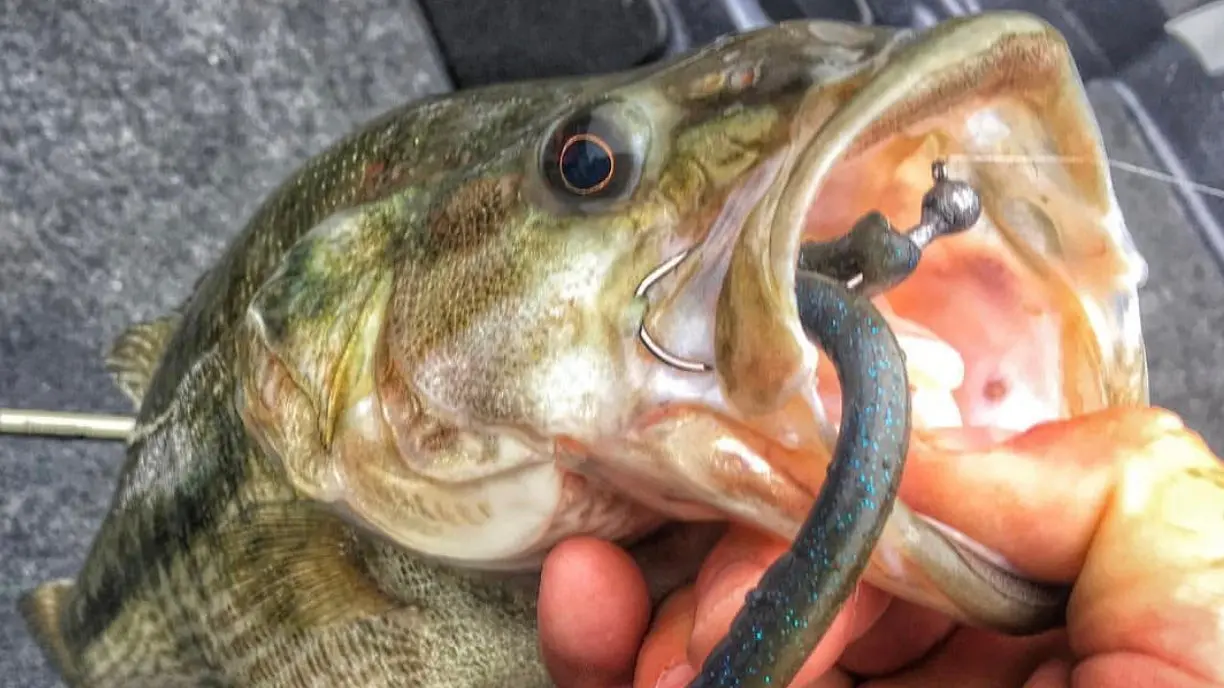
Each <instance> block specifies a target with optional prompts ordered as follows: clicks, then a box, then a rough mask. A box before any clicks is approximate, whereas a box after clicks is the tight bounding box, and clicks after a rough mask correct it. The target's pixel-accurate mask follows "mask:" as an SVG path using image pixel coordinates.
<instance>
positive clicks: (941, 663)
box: [864, 628, 1070, 688]
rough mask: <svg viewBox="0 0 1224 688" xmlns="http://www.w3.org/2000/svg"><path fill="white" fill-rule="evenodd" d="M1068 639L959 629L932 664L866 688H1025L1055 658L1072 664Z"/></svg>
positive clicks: (1053, 634)
mask: <svg viewBox="0 0 1224 688" xmlns="http://www.w3.org/2000/svg"><path fill="white" fill-rule="evenodd" d="M1069 656H1070V651H1069V650H1068V649H1067V639H1066V634H1065V632H1063V631H1053V632H1050V633H1045V634H1043V635H1039V636H1030V637H1027V638H1016V637H1010V636H1004V635H1002V634H998V633H992V632H990V631H982V630H978V629H973V628H959V629H957V630H956V631H955V632H954V633H953V634H952V635H950V636H949V637H948V639H947V641H946V642H944V643H943V644H942V645H940V646H939V647H938V648H936V649H935V651H934V652H933V653H932V654H931V655H930V657H928V658H927V659H926V660H924V661H923V662H921V663H920V664H918V665H917V666H916V667H914V668H913V669H908V670H905V671H902V672H900V673H897V674H893V675H890V676H888V677H885V678H880V679H875V680H871V681H868V682H867V683H865V684H864V687H865V688H928V687H929V686H957V688H998V687H999V686H1023V685H1024V684H1025V682H1026V681H1027V680H1028V679H1029V677H1031V676H1032V675H1033V673H1034V672H1035V671H1036V670H1037V668H1038V667H1040V666H1042V665H1043V664H1045V663H1046V662H1049V661H1050V660H1051V659H1067V658H1069Z"/></svg>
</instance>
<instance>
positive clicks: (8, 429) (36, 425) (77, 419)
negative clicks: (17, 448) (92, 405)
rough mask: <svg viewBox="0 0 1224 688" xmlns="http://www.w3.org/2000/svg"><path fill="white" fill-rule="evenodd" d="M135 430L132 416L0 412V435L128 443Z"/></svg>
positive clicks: (23, 411)
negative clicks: (127, 440) (124, 441)
mask: <svg viewBox="0 0 1224 688" xmlns="http://www.w3.org/2000/svg"><path fill="white" fill-rule="evenodd" d="M135 427H136V419H135V418H133V417H131V416H112V415H106V414H101V413H68V412H63V411H35V410H30V409H8V408H0V435H36V436H44V437H77V438H85V439H95V440H126V439H127V438H128V436H129V435H131V434H132V429H133V428H135Z"/></svg>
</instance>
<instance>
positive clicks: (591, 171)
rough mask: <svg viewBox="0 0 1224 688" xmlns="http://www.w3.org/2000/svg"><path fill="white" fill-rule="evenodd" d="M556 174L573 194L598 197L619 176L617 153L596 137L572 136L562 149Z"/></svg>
mask: <svg viewBox="0 0 1224 688" xmlns="http://www.w3.org/2000/svg"><path fill="white" fill-rule="evenodd" d="M557 172H558V174H559V176H560V177H561V181H562V183H564V184H565V188H566V189H568V190H569V191H571V192H572V193H576V194H578V195H579V196H586V195H588V194H593V193H598V192H599V190H600V189H602V188H604V187H606V186H607V185H608V183H609V182H610V181H612V177H613V175H615V174H616V153H614V152H613V151H612V147H611V146H609V145H608V142H607V141H604V140H603V139H602V138H600V137H599V136H597V135H596V134H573V135H571V136H570V137H569V138H567V139H566V140H565V143H563V144H562V145H561V152H560V154H559V155H558V160H557Z"/></svg>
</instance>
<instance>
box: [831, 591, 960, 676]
mask: <svg viewBox="0 0 1224 688" xmlns="http://www.w3.org/2000/svg"><path fill="white" fill-rule="evenodd" d="M953 628H954V622H953V621H952V619H951V618H949V617H948V616H947V615H945V614H941V613H939V612H936V611H932V610H930V609H927V608H925V607H920V606H918V605H916V604H913V603H910V602H907V601H905V600H900V599H894V600H892V602H891V603H890V604H889V606H888V609H887V610H886V611H885V612H884V614H883V616H881V618H880V619H879V620H878V621H877V622H876V623H875V624H873V625H872V626H871V628H870V629H869V630H868V631H867V633H866V634H865V635H863V636H862V637H861V638H859V639H858V640H855V641H854V642H853V643H851V644H850V645H849V646H848V647H847V648H846V651H845V652H843V653H842V656H841V658H840V659H839V660H838V665H839V666H841V667H842V668H844V669H846V670H847V671H850V672H852V673H855V674H859V675H861V676H883V675H885V674H891V673H893V672H895V671H897V670H899V669H901V668H902V667H905V666H908V665H909V664H912V663H914V662H916V661H917V660H918V659H920V658H922V657H923V656H924V655H926V654H927V653H928V652H930V651H931V648H933V647H935V645H937V644H938V643H939V642H941V641H942V640H943V639H944V638H946V637H947V636H948V634H949V633H951V632H952V630H953Z"/></svg>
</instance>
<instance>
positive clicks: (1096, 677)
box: [1040, 652, 1220, 688]
mask: <svg viewBox="0 0 1224 688" xmlns="http://www.w3.org/2000/svg"><path fill="white" fill-rule="evenodd" d="M1063 685H1073V686H1075V687H1076V688H1219V686H1220V683H1219V682H1218V681H1209V680H1207V679H1205V678H1203V677H1201V676H1195V675H1193V674H1191V673H1190V672H1188V671H1185V670H1183V669H1179V668H1177V667H1175V666H1173V665H1171V664H1169V663H1168V662H1165V661H1162V660H1160V659H1157V658H1155V657H1148V656H1144V655H1140V654H1135V653H1125V652H1120V653H1115V654H1110V655H1101V656H1099V657H1093V658H1092V659H1089V660H1087V661H1085V662H1083V663H1081V664H1080V665H1079V666H1077V667H1076V668H1075V670H1074V671H1073V672H1071V679H1070V681H1069V683H1067V684H1063ZM1040 688H1045V686H1041V687H1040ZM1058 688H1062V686H1059V687H1058Z"/></svg>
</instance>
